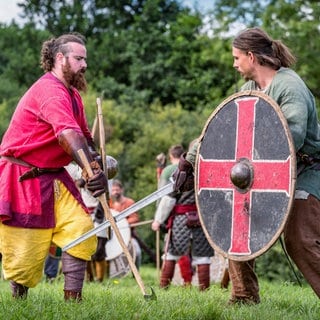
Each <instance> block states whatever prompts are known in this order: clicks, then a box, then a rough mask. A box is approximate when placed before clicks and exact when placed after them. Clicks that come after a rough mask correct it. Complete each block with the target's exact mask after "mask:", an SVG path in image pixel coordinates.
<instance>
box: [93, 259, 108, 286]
mask: <svg viewBox="0 0 320 320" xmlns="http://www.w3.org/2000/svg"><path fill="white" fill-rule="evenodd" d="M94 264H95V267H96V280H97V281H98V282H102V281H103V279H104V275H105V273H106V261H105V260H102V261H95V263H94Z"/></svg>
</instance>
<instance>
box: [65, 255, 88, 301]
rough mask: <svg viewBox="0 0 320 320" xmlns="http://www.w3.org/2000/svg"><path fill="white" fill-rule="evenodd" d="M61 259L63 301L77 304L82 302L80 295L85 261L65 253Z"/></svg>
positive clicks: (85, 265)
mask: <svg viewBox="0 0 320 320" xmlns="http://www.w3.org/2000/svg"><path fill="white" fill-rule="evenodd" d="M61 259H62V272H63V274H64V299H65V300H76V301H77V302H79V301H81V300H82V297H81V293H82V287H83V281H84V276H85V272H86V267H87V261H85V260H82V259H79V258H75V257H73V256H71V255H70V254H68V253H67V252H63V253H62V256H61Z"/></svg>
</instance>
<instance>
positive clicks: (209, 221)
mask: <svg viewBox="0 0 320 320" xmlns="http://www.w3.org/2000/svg"><path fill="white" fill-rule="evenodd" d="M195 176H196V181H195V188H196V202H197V206H198V209H199V213H200V221H201V224H202V227H203V229H204V232H205V234H206V237H207V239H208V241H209V243H210V244H211V246H212V247H213V248H214V249H215V250H216V251H217V252H219V253H220V254H222V255H223V256H224V257H226V258H229V259H232V260H239V261H246V260H250V259H252V258H255V257H257V256H259V255H261V254H262V253H264V252H265V251H267V250H268V249H269V248H270V247H271V246H272V245H273V244H274V242H275V241H276V240H277V239H278V237H279V236H280V234H281V232H282V230H283V227H284V225H285V223H286V220H287V217H288V215H289V212H290V209H291V207H292V203H293V198H294V191H295V183H296V158H295V151H294V146H293V141H292V137H291V134H290V131H289V127H288V124H287V121H286V119H285V117H284V116H283V114H282V111H281V109H280V107H279V106H278V105H277V103H276V102H275V101H274V100H272V99H271V98H270V97H269V96H267V95H266V94H264V93H262V92H259V91H243V92H240V93H237V94H234V95H232V96H230V97H229V98H228V99H226V100H225V101H223V102H222V103H221V104H220V105H219V106H218V107H217V108H216V110H215V111H214V112H213V113H212V115H211V116H210V118H209V119H208V121H207V123H206V125H205V127H204V129H203V131H202V135H201V137H200V143H199V147H198V152H197V157H196V166H195Z"/></svg>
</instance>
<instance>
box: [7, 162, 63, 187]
mask: <svg viewBox="0 0 320 320" xmlns="http://www.w3.org/2000/svg"><path fill="white" fill-rule="evenodd" d="M2 158H4V159H6V160H8V161H10V162H12V163H16V164H18V165H21V166H24V167H28V168H31V169H30V170H28V171H26V172H25V173H24V174H22V175H21V176H20V177H19V182H21V181H24V180H27V179H33V178H36V177H39V176H41V175H42V174H45V173H55V172H60V171H62V170H63V168H38V167H34V166H32V165H31V164H29V163H27V162H25V161H23V160H21V159H18V158H14V157H6V156H2Z"/></svg>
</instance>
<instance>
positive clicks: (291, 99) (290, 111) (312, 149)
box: [187, 68, 320, 199]
mask: <svg viewBox="0 0 320 320" xmlns="http://www.w3.org/2000/svg"><path fill="white" fill-rule="evenodd" d="M256 89H257V88H256V83H255V82H254V81H248V82H246V83H245V84H244V85H243V86H242V88H241V90H242V91H244V90H256ZM265 93H266V94H267V95H269V96H270V97H271V98H272V99H273V100H275V101H276V102H277V104H278V105H279V106H280V108H281V110H282V112H283V114H284V116H285V118H286V119H287V122H288V125H289V128H290V131H291V134H292V138H293V142H294V146H295V149H296V150H297V151H301V152H302V153H306V154H308V155H311V156H313V157H316V158H319V159H320V127H319V123H318V117H317V108H316V104H315V99H314V97H313V95H312V93H311V92H310V90H309V89H308V88H307V86H306V84H305V83H304V82H303V80H302V79H301V78H300V77H299V76H298V75H297V74H296V73H295V72H294V71H293V70H291V69H288V68H281V69H279V70H278V72H277V73H276V75H275V76H274V78H273V80H272V82H271V84H270V85H269V87H268V88H267V89H266V90H265ZM196 152H197V146H194V148H193V149H192V150H190V152H189V153H188V155H187V160H189V161H191V163H193V164H194V162H195V161H194V160H195V155H196ZM296 189H297V190H303V191H306V192H307V193H310V194H312V195H314V196H315V197H317V198H318V199H320V171H319V170H313V169H312V167H307V168H306V169H304V170H303V172H302V173H301V174H300V175H299V176H298V178H297V187H296Z"/></svg>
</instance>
